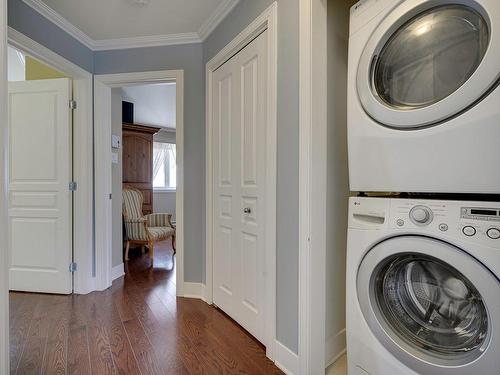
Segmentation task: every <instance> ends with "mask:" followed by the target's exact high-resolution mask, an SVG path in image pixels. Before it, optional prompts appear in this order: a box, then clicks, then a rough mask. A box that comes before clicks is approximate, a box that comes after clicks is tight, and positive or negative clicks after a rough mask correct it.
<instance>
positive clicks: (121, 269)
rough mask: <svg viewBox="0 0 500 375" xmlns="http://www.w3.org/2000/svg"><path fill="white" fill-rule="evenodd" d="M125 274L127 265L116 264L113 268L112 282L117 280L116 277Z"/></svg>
mask: <svg viewBox="0 0 500 375" xmlns="http://www.w3.org/2000/svg"><path fill="white" fill-rule="evenodd" d="M123 275H125V265H124V264H123V263H122V264H119V265H117V266H114V267H113V268H112V269H111V281H112V282H113V281H115V280H116V279H119V278H120V277H122V276H123Z"/></svg>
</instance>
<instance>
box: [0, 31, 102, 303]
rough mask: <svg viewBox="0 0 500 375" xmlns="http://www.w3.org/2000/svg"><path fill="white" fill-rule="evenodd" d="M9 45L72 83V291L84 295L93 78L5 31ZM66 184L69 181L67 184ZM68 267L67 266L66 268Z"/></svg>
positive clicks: (88, 285)
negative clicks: (74, 184) (73, 188)
mask: <svg viewBox="0 0 500 375" xmlns="http://www.w3.org/2000/svg"><path fill="white" fill-rule="evenodd" d="M8 44H9V45H11V46H12V47H14V48H17V49H18V50H20V51H22V52H24V53H26V54H27V55H29V56H31V57H33V58H35V59H37V60H39V61H41V62H42V63H44V64H46V65H48V66H50V67H52V68H54V69H56V70H58V71H60V72H61V73H64V74H65V75H66V76H68V77H69V78H71V79H72V81H73V100H75V101H76V102H77V108H76V109H75V110H74V111H73V167H72V171H73V180H74V181H76V182H77V184H78V188H77V190H76V191H75V192H74V193H73V262H76V263H77V264H78V271H77V272H75V273H74V277H73V291H74V293H76V294H87V293H90V292H92V291H93V290H95V279H94V278H93V277H92V266H93V256H92V253H93V247H94V243H93V233H94V224H93V220H92V216H93V208H92V207H93V177H92V174H93V173H92V164H93V155H92V131H93V130H92V129H93V119H92V74H91V73H89V72H87V71H86V70H84V69H82V68H81V67H79V66H78V65H76V64H74V63H72V62H70V61H68V60H66V59H65V58H63V57H61V56H60V55H58V54H56V53H55V52H53V51H51V50H49V49H48V48H46V47H44V46H42V45H41V44H39V43H37V42H35V41H34V40H33V39H31V38H29V37H27V36H26V35H24V34H22V33H20V32H19V31H17V30H15V29H13V28H11V27H9V28H8ZM68 183H69V181H68ZM68 267H69V265H68Z"/></svg>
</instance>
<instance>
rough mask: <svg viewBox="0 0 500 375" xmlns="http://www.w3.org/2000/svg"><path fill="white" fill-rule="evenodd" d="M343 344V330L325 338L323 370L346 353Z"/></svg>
mask: <svg viewBox="0 0 500 375" xmlns="http://www.w3.org/2000/svg"><path fill="white" fill-rule="evenodd" d="M345 342H346V330H345V328H344V329H342V330H340V331H339V332H337V334H335V335H332V336H330V337H327V338H326V348H325V349H326V353H325V359H326V363H325V368H326V367H328V366H330V365H331V364H333V363H334V362H335V361H337V359H339V358H340V357H342V355H343V354H344V353H345V352H346V347H345Z"/></svg>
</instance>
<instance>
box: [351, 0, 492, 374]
mask: <svg viewBox="0 0 500 375" xmlns="http://www.w3.org/2000/svg"><path fill="white" fill-rule="evenodd" d="M499 79H500V2H499V1H498V0H363V1H360V2H359V3H357V4H356V5H355V6H354V7H353V8H352V9H351V20H350V39H349V77H348V138H349V139H348V141H349V178H350V187H351V190H352V191H356V192H363V193H377V192H397V193H400V194H399V197H398V198H391V197H385V198H374V197H366V196H363V195H366V194H360V196H359V197H355V198H351V200H350V209H349V232H348V246H347V353H348V354H347V357H348V373H349V375H361V374H362V375H366V374H371V375H390V374H397V375H405V374H425V375H432V374H436V375H438V374H439V375H441V374H443V375H470V374H484V375H486V374H492V375H493V374H496V375H498V374H500V202H499V200H498V196H499V194H500V87H498V86H499ZM459 194H460V195H459ZM401 196H404V197H406V198H401ZM458 196H460V197H461V198H460V200H458V199H457V198H456V197H458Z"/></svg>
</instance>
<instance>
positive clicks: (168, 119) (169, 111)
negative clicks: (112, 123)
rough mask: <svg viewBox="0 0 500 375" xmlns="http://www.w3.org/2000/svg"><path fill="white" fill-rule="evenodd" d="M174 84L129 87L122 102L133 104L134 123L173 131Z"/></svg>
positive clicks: (125, 90)
mask: <svg viewBox="0 0 500 375" xmlns="http://www.w3.org/2000/svg"><path fill="white" fill-rule="evenodd" d="M175 91H176V90H175V84H174V83H166V84H165V83H164V84H155V85H142V86H129V87H124V88H123V95H122V97H123V100H125V101H127V102H132V103H134V122H135V123H138V124H144V125H151V126H158V127H161V128H168V129H175Z"/></svg>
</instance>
